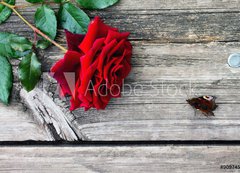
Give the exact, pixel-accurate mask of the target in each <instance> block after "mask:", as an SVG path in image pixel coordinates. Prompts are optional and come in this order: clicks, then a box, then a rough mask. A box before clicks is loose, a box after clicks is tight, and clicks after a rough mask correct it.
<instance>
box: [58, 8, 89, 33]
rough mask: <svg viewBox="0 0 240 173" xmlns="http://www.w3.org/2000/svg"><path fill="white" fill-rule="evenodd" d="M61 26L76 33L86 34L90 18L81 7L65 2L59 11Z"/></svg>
mask: <svg viewBox="0 0 240 173" xmlns="http://www.w3.org/2000/svg"><path fill="white" fill-rule="evenodd" d="M59 19H60V22H61V26H62V27H63V28H64V29H67V30H68V31H70V32H72V33H75V34H84V33H86V32H87V28H88V25H89V23H90V18H89V17H88V15H87V14H86V13H84V11H82V10H81V9H80V8H78V7H76V6H74V5H73V4H71V3H65V4H63V5H62V6H61V8H60V11H59Z"/></svg>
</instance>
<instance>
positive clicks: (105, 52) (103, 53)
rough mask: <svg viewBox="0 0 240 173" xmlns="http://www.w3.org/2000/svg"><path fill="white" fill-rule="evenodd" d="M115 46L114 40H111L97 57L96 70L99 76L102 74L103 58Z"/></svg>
mask: <svg viewBox="0 0 240 173" xmlns="http://www.w3.org/2000/svg"><path fill="white" fill-rule="evenodd" d="M116 45H117V41H116V40H112V41H111V42H110V43H108V44H107V45H106V46H105V47H104V48H103V50H102V52H101V54H100V55H99V57H98V58H99V63H98V70H99V72H100V74H102V71H103V68H104V63H106V62H105V58H106V56H107V55H108V53H109V52H110V51H111V50H112V49H113V48H114V47H115V46H116Z"/></svg>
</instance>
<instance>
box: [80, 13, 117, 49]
mask: <svg viewBox="0 0 240 173" xmlns="http://www.w3.org/2000/svg"><path fill="white" fill-rule="evenodd" d="M109 30H114V31H117V28H112V27H110V26H108V25H105V24H104V23H103V22H102V20H101V19H100V17H98V16H97V17H95V18H94V20H93V21H92V22H91V23H90V25H89V27H88V32H87V34H86V36H85V38H84V39H83V41H82V43H81V44H80V46H79V48H80V49H81V50H82V51H83V52H84V53H87V52H88V50H89V49H91V47H92V45H93V43H94V42H95V40H96V39H98V38H102V37H106V36H107V33H108V31H109Z"/></svg>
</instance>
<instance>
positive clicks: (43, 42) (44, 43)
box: [36, 40, 51, 49]
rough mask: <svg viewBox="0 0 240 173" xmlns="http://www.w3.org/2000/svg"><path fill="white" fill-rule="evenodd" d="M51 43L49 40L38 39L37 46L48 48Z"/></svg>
mask: <svg viewBox="0 0 240 173" xmlns="http://www.w3.org/2000/svg"><path fill="white" fill-rule="evenodd" d="M50 45H51V43H50V42H49V41H47V40H38V42H37V45H36V47H37V48H39V49H47V48H48V46H50Z"/></svg>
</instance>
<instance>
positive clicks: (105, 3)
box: [77, 0, 119, 10]
mask: <svg viewBox="0 0 240 173" xmlns="http://www.w3.org/2000/svg"><path fill="white" fill-rule="evenodd" d="M118 1H119V0H77V2H78V3H79V4H80V5H81V6H82V7H83V8H86V9H89V10H92V9H104V8H107V7H109V6H111V5H113V4H115V3H117V2H118Z"/></svg>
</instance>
